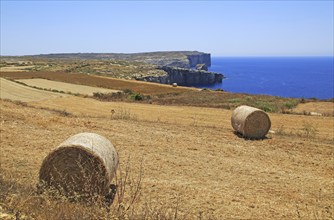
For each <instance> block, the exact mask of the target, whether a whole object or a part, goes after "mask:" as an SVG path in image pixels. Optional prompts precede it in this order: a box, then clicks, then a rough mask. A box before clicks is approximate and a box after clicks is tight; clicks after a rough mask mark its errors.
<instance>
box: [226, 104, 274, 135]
mask: <svg viewBox="0 0 334 220" xmlns="http://www.w3.org/2000/svg"><path fill="white" fill-rule="evenodd" d="M231 123H232V127H233V128H234V130H236V131H237V132H239V133H240V134H242V135H243V136H244V137H246V138H254V139H260V138H264V137H265V136H266V134H267V133H268V131H269V129H270V126H271V121H270V118H269V116H268V115H267V113H265V112H264V111H262V110H260V109H257V108H253V107H250V106H246V105H242V106H239V107H237V108H236V109H234V111H233V113H232V117H231Z"/></svg>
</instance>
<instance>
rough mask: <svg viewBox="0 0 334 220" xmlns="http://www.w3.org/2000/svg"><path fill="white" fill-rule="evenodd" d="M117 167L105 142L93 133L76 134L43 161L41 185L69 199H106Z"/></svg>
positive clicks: (113, 149)
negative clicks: (104, 197) (102, 197)
mask: <svg viewBox="0 0 334 220" xmlns="http://www.w3.org/2000/svg"><path fill="white" fill-rule="evenodd" d="M117 165H118V156H117V152H116V150H115V148H114V146H113V145H112V143H111V142H110V141H109V140H108V139H106V138H105V137H103V136H100V135H98V134H95V133H79V134H76V135H74V136H71V137H70V138H68V139H67V140H65V141H64V142H63V143H61V144H60V145H59V146H58V147H57V148H56V149H55V150H53V151H52V152H51V153H50V154H49V155H48V156H47V157H46V158H45V159H44V161H43V163H42V166H41V169H40V172H39V179H40V184H41V185H42V186H43V188H45V187H46V188H48V189H55V190H56V191H57V192H58V193H60V194H61V195H65V196H67V197H69V198H75V199H77V198H80V199H81V198H83V199H90V198H93V197H95V196H105V195H107V193H108V192H109V187H110V184H111V181H112V178H113V177H114V174H115V171H116V168H117Z"/></svg>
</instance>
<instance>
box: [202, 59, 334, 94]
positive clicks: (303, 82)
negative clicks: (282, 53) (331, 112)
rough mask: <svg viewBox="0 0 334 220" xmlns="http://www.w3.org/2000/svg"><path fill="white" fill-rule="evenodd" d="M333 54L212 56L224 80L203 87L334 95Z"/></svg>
mask: <svg viewBox="0 0 334 220" xmlns="http://www.w3.org/2000/svg"><path fill="white" fill-rule="evenodd" d="M333 61H334V60H333V57H212V59H211V67H210V68H209V71H212V72H217V73H222V74H224V76H225V77H226V79H224V80H223V82H222V83H218V84H215V85H212V86H201V88H210V89H218V88H221V89H223V90H225V91H229V92H238V93H248V94H266V95H274V96H281V97H293V98H317V99H329V98H333V97H334V91H333V87H334V76H333V75H334V73H333Z"/></svg>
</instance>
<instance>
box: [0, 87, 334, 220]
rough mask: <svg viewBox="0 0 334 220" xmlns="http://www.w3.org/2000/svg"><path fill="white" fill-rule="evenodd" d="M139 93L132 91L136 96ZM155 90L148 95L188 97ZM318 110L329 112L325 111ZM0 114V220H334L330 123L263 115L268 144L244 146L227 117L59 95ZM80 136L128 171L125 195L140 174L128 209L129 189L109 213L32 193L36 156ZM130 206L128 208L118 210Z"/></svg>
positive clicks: (4, 106)
mask: <svg viewBox="0 0 334 220" xmlns="http://www.w3.org/2000/svg"><path fill="white" fill-rule="evenodd" d="M145 85H147V83H142V84H140V83H139V84H138V85H137V84H136V86H137V87H136V88H142V89H143V90H144V88H145ZM152 85H153V84H152ZM153 86H155V87H154V89H153ZM153 86H152V90H150V91H152V93H153V92H155V93H158V92H160V93H164V92H166V91H167V90H168V91H169V90H172V89H180V90H187V89H186V88H185V89H183V88H172V87H167V86H161V87H160V86H156V85H153ZM148 88H149V87H148ZM158 88H162V89H161V90H159V89H158ZM1 89H3V88H2V87H1ZM31 89H32V88H31ZM111 89H119V88H111ZM32 90H33V89H32ZM37 91H40V90H37ZM2 92H3V91H2V90H1V93H2ZM34 92H35V91H34ZM43 92H46V91H43ZM28 94H29V93H28ZM54 94H57V95H58V93H54ZM31 95H33V93H31ZM61 95H63V94H61ZM300 105H303V104H300ZM300 105H299V106H300ZM324 106H327V108H329V109H330V107H332V108H333V103H331V102H329V103H326V104H324ZM328 106H329V107H328ZM297 108H298V106H297ZM300 108H301V107H300ZM111 110H114V113H113V114H112V113H111ZM306 110H307V109H306ZM327 110H328V109H326V111H327ZM301 111H304V109H303V110H301ZM312 111H313V110H312ZM0 113H1V114H0V123H1V127H0V129H1V160H0V161H1V170H0V171H1V177H0V181H1V184H0V190H1V191H0V193H1V194H0V213H1V214H0V216H2V218H8V219H10V218H14V216H15V215H16V216H19V217H20V218H21V219H112V218H116V219H117V218H118V219H127V218H130V219H333V217H334V215H333V213H334V206H333V203H334V189H333V185H334V118H333V117H324V116H307V115H294V114H278V113H270V114H269V116H270V118H271V121H272V128H271V132H270V133H269V134H268V135H267V138H266V139H263V140H246V139H243V138H241V137H239V136H238V135H236V134H235V133H234V132H233V129H232V127H231V125H230V123H231V122H230V117H231V113H232V110H228V109H222V108H206V107H193V106H182V105H157V104H148V103H138V102H118V101H112V102H101V101H98V100H95V99H91V98H84V97H76V96H70V95H64V96H63V97H50V98H47V99H35V100H29V101H26V102H25V103H22V102H15V101H14V102H13V101H9V100H1V101H0ZM79 132H95V133H98V134H101V135H103V136H105V137H106V138H108V139H109V140H110V141H111V142H112V143H113V144H114V145H115V147H116V149H117V151H118V153H119V156H120V168H121V169H120V170H119V173H122V172H125V170H124V167H126V164H127V163H128V162H129V163H130V165H131V175H132V176H133V179H132V180H131V181H129V182H128V183H127V184H129V189H131V186H132V185H133V184H134V183H135V182H136V181H138V179H137V177H138V175H139V173H140V170H141V167H142V171H143V176H142V180H141V188H140V196H139V198H138V199H137V200H136V201H135V203H134V204H131V202H129V198H128V197H131V193H133V192H131V190H129V191H127V195H128V197H126V198H125V200H124V201H123V202H122V203H120V201H118V200H117V199H116V200H115V201H114V204H112V207H111V211H110V212H107V211H106V210H105V209H100V208H99V206H96V207H94V206H93V207H86V206H85V205H82V204H75V203H69V202H67V201H64V200H60V201H59V200H54V199H52V198H48V197H44V196H43V195H37V194H36V193H35V191H36V184H37V182H38V172H39V168H40V166H41V163H42V160H43V159H44V157H45V156H46V155H47V154H48V153H49V152H50V151H51V150H52V149H54V148H55V147H56V146H57V145H58V144H60V143H61V142H62V141H64V140H65V139H67V138H68V137H69V136H71V135H74V134H76V133H79ZM115 183H116V182H115ZM116 184H117V183H116ZM129 204H131V208H130V209H128V210H123V211H120V207H123V206H126V207H127V205H129Z"/></svg>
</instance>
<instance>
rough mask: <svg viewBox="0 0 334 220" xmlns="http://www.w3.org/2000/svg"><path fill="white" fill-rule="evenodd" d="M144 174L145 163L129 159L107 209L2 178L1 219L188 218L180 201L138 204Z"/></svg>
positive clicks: (118, 174) (117, 176)
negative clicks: (42, 191) (181, 209)
mask: <svg viewBox="0 0 334 220" xmlns="http://www.w3.org/2000/svg"><path fill="white" fill-rule="evenodd" d="M143 175H144V173H143V162H142V163H141V164H140V165H138V166H136V167H134V165H133V164H132V163H131V160H130V158H128V159H127V160H126V161H125V162H124V163H123V164H122V165H120V166H119V167H118V169H117V171H116V173H115V178H114V181H113V185H114V186H117V192H116V194H115V200H114V202H113V203H112V204H109V205H107V206H106V203H105V202H104V201H101V200H96V201H95V202H94V203H81V202H78V201H69V200H68V198H67V197H65V196H63V195H59V196H57V197H55V196H54V195H52V196H50V195H51V194H50V191H48V193H44V194H38V193H36V189H35V188H34V187H33V186H31V185H30V184H27V183H22V182H20V181H19V180H17V179H10V180H9V179H8V178H6V179H4V178H3V176H2V175H0V192H1V193H0V219H2V217H4V219H7V218H8V219H87V220H90V219H119V220H126V219H134V220H136V219H161V220H167V219H171V220H172V219H173V220H176V219H185V218H186V215H185V213H183V212H181V211H180V210H179V209H180V206H181V205H180V201H179V199H176V201H174V200H173V201H171V202H170V203H165V202H161V201H159V199H158V200H156V199H153V200H152V198H151V197H150V196H149V195H146V196H145V201H146V202H145V203H144V204H143V205H139V203H138V202H139V201H140V200H141V197H142V182H143ZM172 203H173V204H172ZM46 210H47V211H46Z"/></svg>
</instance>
